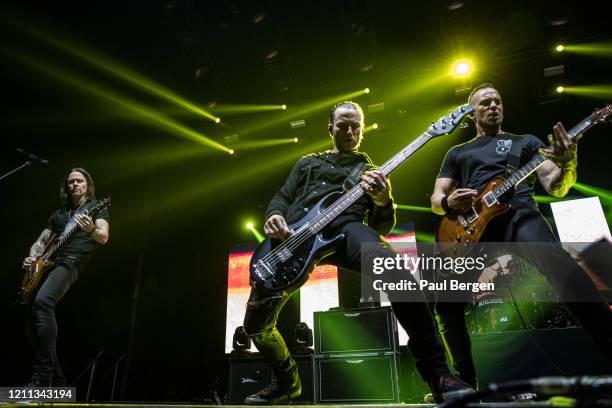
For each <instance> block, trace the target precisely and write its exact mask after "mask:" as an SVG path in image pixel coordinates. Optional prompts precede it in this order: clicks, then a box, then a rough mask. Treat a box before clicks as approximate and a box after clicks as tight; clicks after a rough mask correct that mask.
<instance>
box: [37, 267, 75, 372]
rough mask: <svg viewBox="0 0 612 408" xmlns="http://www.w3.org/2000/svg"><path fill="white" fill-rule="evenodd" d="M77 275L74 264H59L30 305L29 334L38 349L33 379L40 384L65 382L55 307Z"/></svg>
mask: <svg viewBox="0 0 612 408" xmlns="http://www.w3.org/2000/svg"><path fill="white" fill-rule="evenodd" d="M77 275H78V272H77V268H76V267H74V266H72V265H71V264H69V263H60V264H58V265H57V266H55V267H54V268H53V269H52V270H51V271H49V273H48V275H47V278H46V279H45V281H44V282H43V284H42V285H41V286H40V289H39V290H38V292H37V293H36V296H35V297H34V300H32V301H31V302H30V303H29V304H28V309H27V312H26V313H27V316H26V334H27V336H28V339H29V340H30V343H31V344H32V347H33V348H34V368H33V378H35V379H37V380H38V381H39V382H48V383H51V381H53V382H62V381H65V378H64V375H63V373H62V369H61V367H60V364H59V362H58V359H57V321H56V320H55V307H56V305H57V303H58V302H59V301H60V299H61V298H62V297H63V296H64V295H65V294H66V292H67V291H68V289H69V288H70V285H72V284H73V283H74V281H75V280H76V279H77Z"/></svg>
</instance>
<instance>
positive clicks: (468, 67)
mask: <svg viewBox="0 0 612 408" xmlns="http://www.w3.org/2000/svg"><path fill="white" fill-rule="evenodd" d="M471 72H472V64H471V63H470V61H468V60H461V61H457V62H456V63H455V64H454V65H453V74H455V76H458V77H463V76H467V75H469V74H470V73H471Z"/></svg>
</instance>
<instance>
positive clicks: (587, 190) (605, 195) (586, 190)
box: [572, 183, 612, 205]
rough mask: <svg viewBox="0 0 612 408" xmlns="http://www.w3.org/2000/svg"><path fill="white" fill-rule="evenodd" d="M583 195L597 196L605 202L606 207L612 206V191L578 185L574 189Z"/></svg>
mask: <svg viewBox="0 0 612 408" xmlns="http://www.w3.org/2000/svg"><path fill="white" fill-rule="evenodd" d="M572 188H573V189H575V190H578V191H580V192H581V193H583V194H590V195H596V196H598V197H599V198H601V199H602V200H603V201H605V204H606V205H612V191H610V190H606V189H603V188H599V187H594V186H589V185H588V184H582V183H576V184H574V186H573V187H572Z"/></svg>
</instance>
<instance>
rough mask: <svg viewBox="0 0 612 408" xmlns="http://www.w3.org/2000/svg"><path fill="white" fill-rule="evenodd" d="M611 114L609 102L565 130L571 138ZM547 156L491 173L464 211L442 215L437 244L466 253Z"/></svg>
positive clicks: (451, 252) (447, 251)
mask: <svg viewBox="0 0 612 408" xmlns="http://www.w3.org/2000/svg"><path fill="white" fill-rule="evenodd" d="M611 115H612V104H609V105H606V106H605V107H603V108H601V109H599V110H597V111H595V112H593V114H591V115H590V116H588V117H587V118H585V119H583V120H582V121H581V122H580V123H578V124H577V125H576V126H574V127H573V128H571V129H570V130H569V131H568V132H567V134H568V136H569V137H570V139H574V138H575V137H576V136H578V135H579V134H581V133H584V132H586V131H587V130H588V129H590V128H591V127H592V126H594V125H596V124H598V123H601V122H604V121H606V120H608V118H609V117H610V116H611ZM546 160H547V158H546V156H544V155H543V154H541V153H538V154H536V155H535V156H534V157H533V158H532V159H531V160H530V161H529V162H527V163H526V164H525V165H524V166H522V167H521V168H519V169H518V170H516V171H515V172H514V173H512V175H510V176H509V177H508V178H505V177H494V178H492V179H491V180H489V181H488V182H487V184H486V185H485V187H484V188H483V190H482V191H481V192H480V194H479V195H478V196H477V197H476V199H475V200H474V205H472V207H471V208H470V209H469V210H468V211H467V212H464V213H462V214H447V215H445V216H444V217H443V218H442V219H441V221H440V224H439V225H438V229H437V231H436V242H440V243H443V244H442V245H441V246H440V250H441V252H442V253H443V254H444V255H446V256H453V257H454V256H465V255H467V254H468V252H469V246H470V245H469V243H471V242H477V241H480V238H481V237H482V234H483V233H484V232H485V230H486V228H487V225H488V224H489V222H491V220H493V219H494V218H496V217H498V216H500V215H502V214H504V213H506V212H507V211H508V210H510V198H511V196H512V193H513V192H514V187H516V186H517V185H518V184H519V183H521V182H522V181H523V180H525V179H526V178H527V177H529V175H530V174H532V173H533V172H534V171H536V169H537V168H538V167H540V166H541V165H542V164H543V163H544V161H546Z"/></svg>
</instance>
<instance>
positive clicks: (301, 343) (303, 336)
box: [293, 322, 314, 353]
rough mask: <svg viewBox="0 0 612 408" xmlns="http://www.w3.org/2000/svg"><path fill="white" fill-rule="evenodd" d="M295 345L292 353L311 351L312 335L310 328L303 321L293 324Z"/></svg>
mask: <svg viewBox="0 0 612 408" xmlns="http://www.w3.org/2000/svg"><path fill="white" fill-rule="evenodd" d="M294 333H295V347H294V348H293V352H294V353H313V350H312V348H311V347H312V345H313V344H314V342H313V335H312V329H311V328H310V327H308V325H307V324H306V323H304V322H300V323H298V324H296V325H295V332H294Z"/></svg>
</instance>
